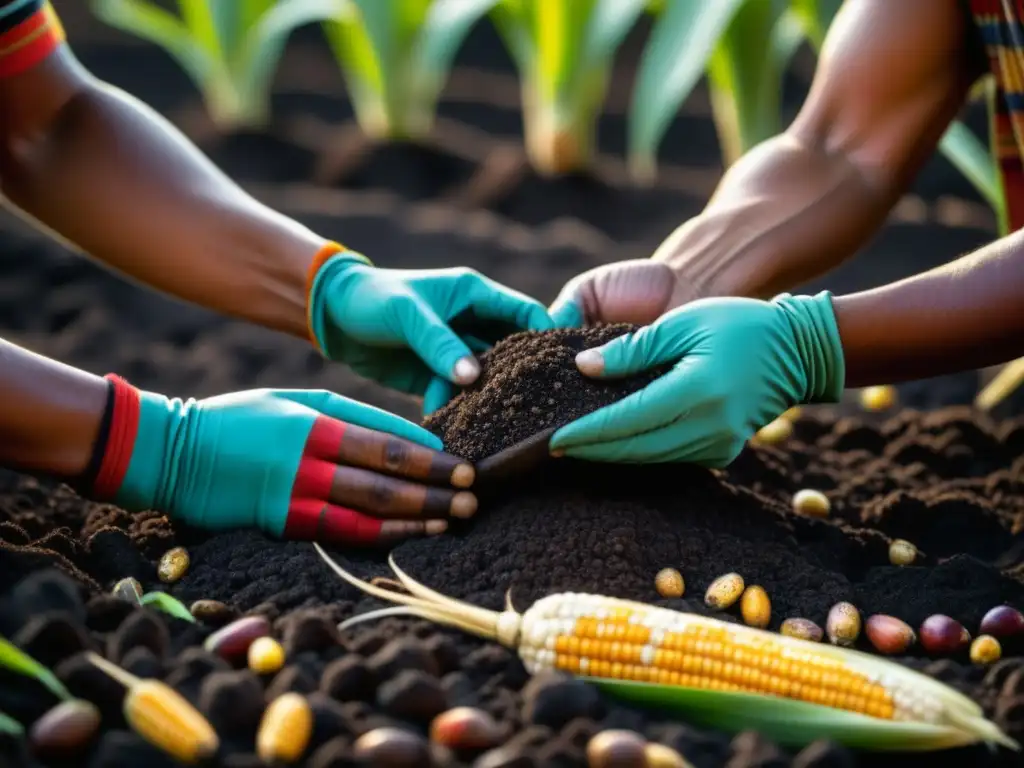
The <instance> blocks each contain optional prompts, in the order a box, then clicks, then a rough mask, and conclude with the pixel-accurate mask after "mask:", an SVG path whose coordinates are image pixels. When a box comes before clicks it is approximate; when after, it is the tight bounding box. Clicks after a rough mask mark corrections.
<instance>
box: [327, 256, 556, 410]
mask: <svg viewBox="0 0 1024 768" xmlns="http://www.w3.org/2000/svg"><path fill="white" fill-rule="evenodd" d="M309 325H310V331H311V333H312V335H313V337H314V339H315V340H316V342H317V344H318V345H319V347H320V349H321V350H322V351H323V352H324V354H325V355H326V356H327V357H328V358H330V359H331V360H337V361H339V362H343V363H345V364H347V365H348V366H349V367H351V368H352V369H353V370H354V371H356V372H357V373H359V374H362V375H363V376H366V377H368V378H372V379H376V380H377V381H379V382H380V383H381V384H384V385H385V386H388V387H391V388H392V389H397V390H399V391H402V392H406V393H409V394H413V395H421V396H425V395H427V394H428V393H427V389H428V387H430V390H431V391H430V393H429V396H425V397H424V401H425V402H424V406H425V410H426V411H427V412H428V413H429V412H430V411H432V410H434V409H435V408H437V407H440V405H443V404H444V403H445V402H447V400H448V399H449V398H450V397H451V395H452V394H454V392H455V388H454V386H452V385H458V386H467V385H469V384H472V383H473V382H474V381H475V380H476V378H477V376H479V375H480V365H479V363H478V362H477V360H476V358H475V357H474V356H473V352H472V351H471V349H470V344H473V345H474V346H475V347H477V350H478V351H479V350H480V349H486V347H487V346H489V345H490V344H492V343H493V342H495V341H497V340H498V339H500V338H501V337H503V336H507V335H509V334H510V333H515V332H516V331H524V330H547V329H549V328H553V327H554V324H553V323H552V322H551V318H550V317H549V316H548V314H547V311H546V310H545V309H544V307H543V306H542V305H541V304H540V303H539V302H537V301H534V300H533V299H530V298H528V297H527V296H524V295H522V294H521V293H518V292H516V291H513V290H511V289H510V288H505V287H504V286H501V285H499V284H498V283H495V282H494V281H493V280H489V279H488V278H486V277H484V276H482V275H480V274H478V273H476V272H474V271H472V270H469V269H433V270H398V269H378V268H375V267H373V266H371V265H370V264H369V263H368V262H367V261H366V260H365V258H364V257H362V256H361V255H359V254H355V253H353V252H352V251H342V252H340V253H338V254H336V255H333V256H330V257H329V258H327V259H326V260H324V261H323V264H322V266H319V267H318V268H316V271H315V273H314V276H313V279H312V280H311V284H310V290H309ZM460 337H461V338H460ZM470 337H471V338H470ZM435 378H436V379H437V381H435V382H434V383H433V384H431V380H432V379H435Z"/></svg>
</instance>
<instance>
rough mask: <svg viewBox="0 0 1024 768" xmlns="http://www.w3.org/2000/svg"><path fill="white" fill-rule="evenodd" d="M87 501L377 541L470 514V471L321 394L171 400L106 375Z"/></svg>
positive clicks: (399, 428)
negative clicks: (99, 441) (102, 421)
mask: <svg viewBox="0 0 1024 768" xmlns="http://www.w3.org/2000/svg"><path fill="white" fill-rule="evenodd" d="M107 378H108V379H109V380H111V381H112V382H113V386H114V398H113V405H112V409H110V428H109V432H108V434H109V437H108V438H107V439H106V443H105V446H103V447H102V448H101V449H100V450H102V463H101V464H100V469H99V472H98V473H97V475H96V480H95V482H94V483H93V495H96V496H99V497H101V498H107V499H110V500H112V501H113V502H114V503H116V504H118V505H119V506H122V507H123V508H125V509H128V510H130V511H141V510H146V509H153V510H158V511H160V512H163V513H164V514H166V515H167V516H168V517H170V518H172V519H174V520H180V521H182V522H185V523H188V524H190V525H193V526H196V527H200V528H206V529H227V528H247V527H255V528H259V529H261V530H263V531H265V532H267V533H269V534H271V535H272V536H276V537H281V538H287V539H316V540H321V541H334V542H337V543H345V544H374V543H378V542H385V541H391V540H394V539H396V538H399V537H402V536H408V535H413V534H422V533H427V534H435V533H440V532H441V531H443V530H444V529H445V528H446V527H447V523H446V522H445V519H446V518H448V517H450V516H455V517H469V516H471V515H472V514H473V513H474V512H475V511H476V497H475V496H474V495H473V494H472V493H469V492H468V491H464V490H459V489H462V488H466V487H468V486H469V485H471V484H472V482H473V478H474V471H473V468H472V467H471V466H470V465H468V464H466V463H464V462H463V461H462V460H461V459H458V458H456V457H454V456H451V455H448V454H446V453H442V452H441V451H440V449H441V441H440V440H439V439H438V438H437V437H435V436H434V435H432V434H431V433H429V432H427V431H426V430H424V429H421V428H420V427H418V426H416V425H415V424H412V423H411V422H408V421H406V420H405V419H402V418H400V417H398V416H395V415H392V414H390V413H387V412H385V411H381V410H378V409H376V408H373V407H371V406H368V405H364V404H362V403H358V402H356V401H354V400H349V399H347V398H344V397H340V396H339V395H335V394H332V393H330V392H325V391H306V390H271V389H257V390H251V391H247V392H234V393H231V394H226V395H220V396H218V397H212V398H208V399H205V400H198V401H197V400H188V401H185V402H183V401H181V400H178V399H174V400H171V399H168V398H166V397H164V396H163V395H158V394H155V393H153V392H142V391H140V390H138V389H136V388H134V387H132V386H131V385H129V384H128V383H127V382H125V381H123V380H121V379H118V378H117V377H114V376H108V377H107Z"/></svg>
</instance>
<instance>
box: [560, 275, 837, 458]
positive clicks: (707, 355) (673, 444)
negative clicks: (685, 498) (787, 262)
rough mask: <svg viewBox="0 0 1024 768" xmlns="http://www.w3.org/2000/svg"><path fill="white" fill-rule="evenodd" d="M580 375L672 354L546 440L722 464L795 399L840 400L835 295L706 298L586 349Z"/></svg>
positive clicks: (591, 454) (574, 448)
mask: <svg viewBox="0 0 1024 768" xmlns="http://www.w3.org/2000/svg"><path fill="white" fill-rule="evenodd" d="M576 363H577V366H578V367H579V369H580V371H581V372H583V373H584V374H586V375H590V376H595V377H598V378H611V377H621V376H628V375H630V374H635V373H639V372H641V371H644V370H646V369H649V368H653V367H655V366H661V365H666V364H670V363H674V365H673V367H672V369H671V370H670V371H669V372H668V373H666V374H665V375H664V376H662V377H660V378H659V379H657V380H656V381H654V382H652V383H651V384H649V385H648V386H647V387H645V388H644V389H642V390H640V391H639V392H636V393H634V394H632V395H630V396H629V397H626V398H623V399H622V400H621V401H619V402H618V403H615V404H614V405H610V406H608V407H606V408H602V409H600V410H598V411H595V412H594V413H591V414H588V415H587V416H584V417H583V418H581V419H578V420H577V421H574V422H572V423H571V424H567V425H566V426H565V427H563V428H562V429H560V430H558V432H556V433H555V435H554V436H553V437H552V440H551V450H552V451H554V452H564V454H565V455H567V456H572V457H574V458H579V459H588V460H591V461H609V462H623V463H632V462H650V463H655V462H668V461H680V462H691V463H695V464H701V465H704V466H709V467H722V466H725V465H727V464H729V463H730V462H731V461H732V460H733V459H735V458H736V456H737V455H739V453H740V451H741V450H742V449H743V446H744V445H745V443H746V442H747V440H749V439H750V437H751V436H752V435H753V434H754V432H755V431H756V430H758V429H760V428H761V427H762V426H764V425H765V424H767V423H768V422H770V421H771V420H772V419H774V418H776V417H777V416H778V415H779V414H781V413H782V412H783V411H785V410H787V409H788V408H791V407H792V406H794V405H797V404H800V403H814V402H836V401H838V399H839V397H840V394H841V393H842V390H843V382H844V377H845V367H844V361H843V349H842V345H841V341H840V338H839V329H838V327H837V325H836V318H835V312H834V310H833V308H832V297H831V294H829V293H828V292H823V293H820V294H818V295H817V296H813V297H812V296H789V295H785V294H784V295H781V296H777V297H776V298H775V299H773V300H772V301H770V302H769V301H757V300H754V299H739V298H724V299H703V300H700V301H695V302H693V303H690V304H687V305H685V306H683V307H680V308H679V309H676V310H673V311H672V312H669V313H668V314H666V315H665V316H664V317H662V318H661V319H660V320H658V321H656V322H655V323H654V324H653V325H650V326H647V327H645V328H642V329H641V330H639V331H637V332H636V333H632V334H627V335H625V336H622V337H620V338H618V339H614V340H612V341H610V342H608V343H607V344H605V345H604V346H603V347H598V348H595V349H589V350H584V351H583V352H581V353H580V354H579V355H578V356H577V358H576Z"/></svg>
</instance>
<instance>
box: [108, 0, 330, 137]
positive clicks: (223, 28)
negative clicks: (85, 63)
mask: <svg viewBox="0 0 1024 768" xmlns="http://www.w3.org/2000/svg"><path fill="white" fill-rule="evenodd" d="M344 5H345V0H178V12H177V14H175V13H172V12H171V11H168V10H166V9H164V8H161V7H159V6H158V5H156V4H155V3H153V2H151V0H92V8H93V12H94V13H95V14H96V16H97V17H99V18H100V19H101V20H102V21H104V22H105V23H107V24H109V25H111V26H113V27H116V28H118V29H121V30H123V31H125V32H128V33H130V34H133V35H136V36H137V37H140V38H143V39H145V40H148V41H149V42H152V43H156V44H157V45H159V46H160V47H161V48H163V49H164V50H165V51H166V52H167V53H168V54H170V55H171V56H172V57H173V58H174V59H175V61H177V63H178V64H179V66H181V68H182V69H183V70H184V71H185V72H186V73H187V74H188V76H189V77H190V78H191V79H192V81H193V82H194V83H195V85H196V86H197V87H198V89H199V91H200V93H201V94H202V97H203V101H204V103H205V105H206V109H207V111H208V112H209V114H210V116H211V118H212V119H213V120H214V122H215V123H216V124H217V125H218V126H219V127H221V128H222V129H225V130H232V129H237V128H259V127H262V126H264V125H265V124H266V123H267V121H268V119H269V98H270V88H271V81H272V79H273V76H274V72H275V70H276V67H277V64H278V62H279V61H280V58H281V54H282V52H283V51H284V46H285V43H286V42H287V40H288V37H289V35H290V34H291V33H292V31H294V30H295V29H296V28H298V27H300V26H303V25H305V24H310V23H314V22H320V21H325V20H327V19H330V18H333V17H336V16H339V15H341V14H342V13H343V12H344Z"/></svg>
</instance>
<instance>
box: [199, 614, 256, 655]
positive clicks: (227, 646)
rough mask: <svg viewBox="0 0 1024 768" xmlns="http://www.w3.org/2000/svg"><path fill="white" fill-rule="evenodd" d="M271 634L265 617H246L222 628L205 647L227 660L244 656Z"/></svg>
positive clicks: (208, 640) (204, 644) (210, 638)
mask: <svg viewBox="0 0 1024 768" xmlns="http://www.w3.org/2000/svg"><path fill="white" fill-rule="evenodd" d="M269 634H270V622H269V621H267V620H266V619H265V618H264V617H263V616H245V617H244V618H241V619H238V620H237V621H233V622H231V623H230V624H228V625H227V626H226V627H221V628H220V629H218V630H217V631H216V632H214V633H213V634H212V635H210V636H209V637H207V638H206V641H205V642H204V643H203V647H204V648H205V649H206V650H207V651H209V652H210V653H216V654H217V655H218V656H222V657H224V658H226V659H231V658H234V657H238V656H244V655H245V654H247V653H248V652H249V646H250V645H252V644H253V642H254V641H255V640H256V639H257V638H259V637H266V636H267V635H269Z"/></svg>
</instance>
